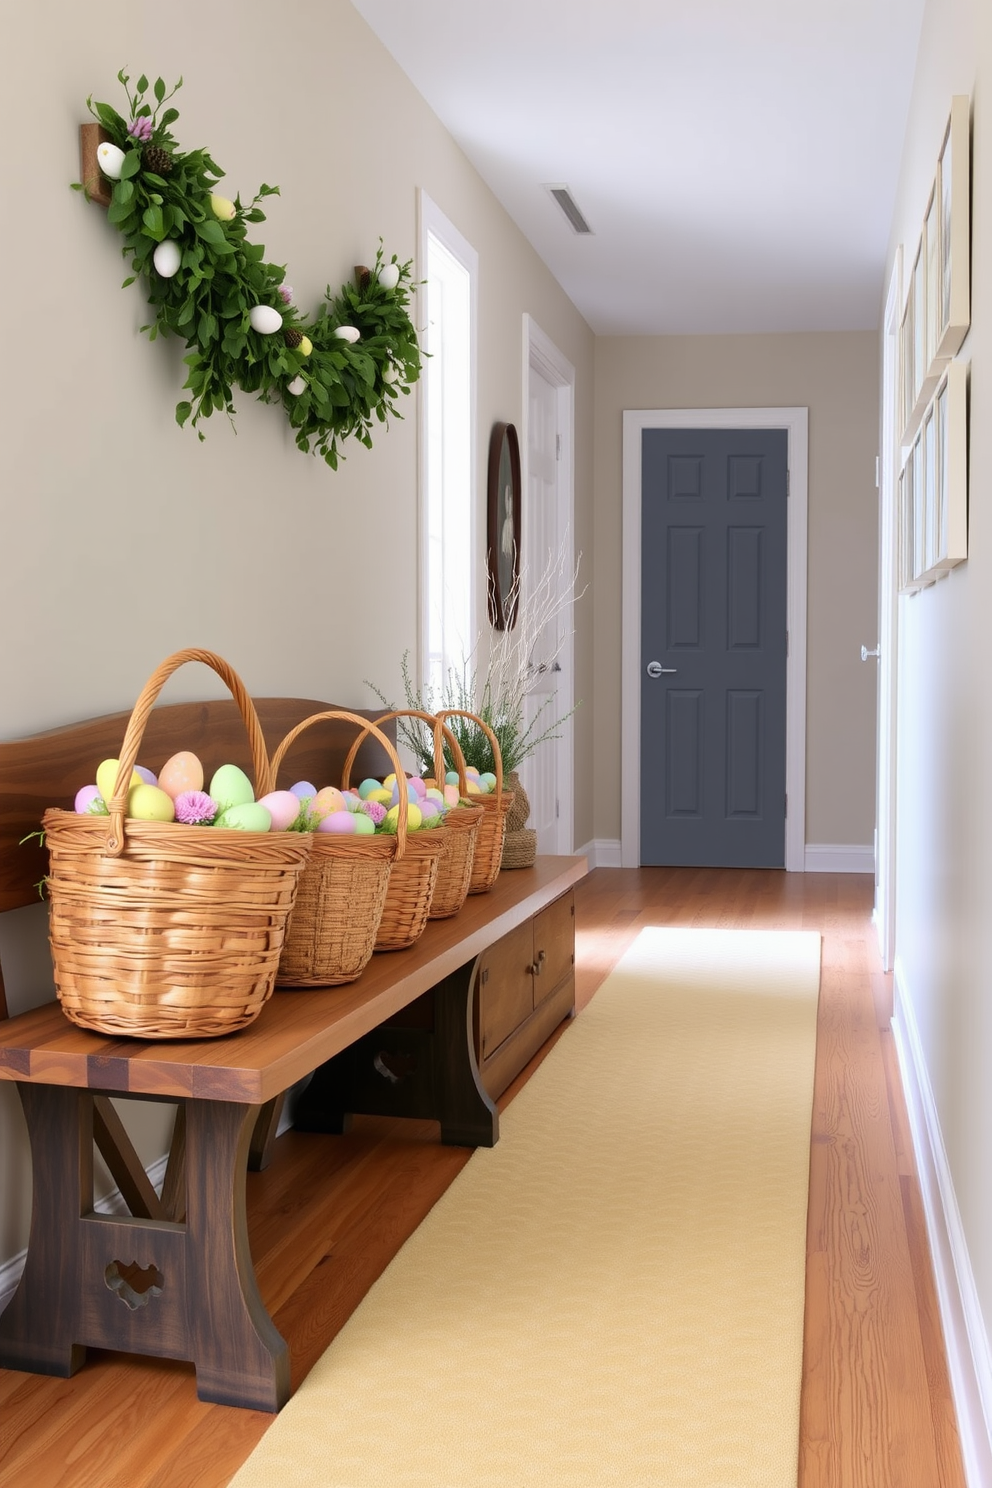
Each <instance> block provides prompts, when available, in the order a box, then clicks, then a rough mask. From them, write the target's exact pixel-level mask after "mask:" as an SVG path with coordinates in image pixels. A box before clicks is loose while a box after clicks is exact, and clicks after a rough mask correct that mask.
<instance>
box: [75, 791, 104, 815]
mask: <svg viewBox="0 0 992 1488" xmlns="http://www.w3.org/2000/svg"><path fill="white" fill-rule="evenodd" d="M102 800H103V797H102V796H101V794H100V787H99V786H98V785H84V786H83V787H82V789H80V790H78V791H77V792H76V799H75V801H74V802H73V806H72V809H73V811H75V812H76V813H77V814H78V815H79V816H91V815H92V814H93V813H92V812H91V811H90V806H91V805H92V804H93V802H94V801H102ZM101 815H102V813H101Z"/></svg>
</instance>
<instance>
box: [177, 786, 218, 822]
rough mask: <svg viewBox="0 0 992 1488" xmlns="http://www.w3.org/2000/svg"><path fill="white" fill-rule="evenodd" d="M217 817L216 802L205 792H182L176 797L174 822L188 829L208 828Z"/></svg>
mask: <svg viewBox="0 0 992 1488" xmlns="http://www.w3.org/2000/svg"><path fill="white" fill-rule="evenodd" d="M216 815H217V802H216V801H214V800H211V798H210V796H208V795H207V793H206V791H182V792H181V793H180V794H179V795H178V796H177V797H176V821H177V822H185V823H186V824H187V826H190V827H200V826H208V825H209V823H210V822H212V821H213V819H214V817H215V816H216Z"/></svg>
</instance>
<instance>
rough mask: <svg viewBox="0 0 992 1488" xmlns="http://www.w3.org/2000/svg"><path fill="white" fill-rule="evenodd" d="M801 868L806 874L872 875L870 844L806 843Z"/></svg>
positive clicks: (873, 860) (873, 861) (872, 859)
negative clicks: (802, 867)
mask: <svg viewBox="0 0 992 1488" xmlns="http://www.w3.org/2000/svg"><path fill="white" fill-rule="evenodd" d="M803 866H804V868H805V870H806V872H807V873H874V872H875V849H874V848H873V847H872V845H871V843H870V842H869V843H867V844H862V843H852V842H808V843H807V844H806V854H805V859H804V863H803Z"/></svg>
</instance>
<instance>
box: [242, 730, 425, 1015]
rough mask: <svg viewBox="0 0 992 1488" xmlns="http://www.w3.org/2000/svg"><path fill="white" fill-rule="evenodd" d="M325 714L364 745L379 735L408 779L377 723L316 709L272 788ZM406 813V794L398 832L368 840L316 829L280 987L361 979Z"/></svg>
mask: <svg viewBox="0 0 992 1488" xmlns="http://www.w3.org/2000/svg"><path fill="white" fill-rule="evenodd" d="M323 719H343V720H344V721H345V722H350V723H354V724H356V725H357V726H358V728H359V730H360V733H359V736H358V741H357V742H356V745H355V748H356V749H357V748H358V743H360V742H361V740H362V739H364V738H366V737H367V736H368V735H369V734H374V735H375V736H376V738H377V739H378V740H379V742H380V744H382V745H384V746H385V749H386V751H387V753H388V754H389V758H390V762H391V763H392V765H393V768H394V769H395V771H396V773H397V777H398V778H399V777H401V776H402V774H403V770H402V766H401V765H400V761H399V757H398V755H397V754H396V751H395V749H394V748H393V745H392V744H391V743H390V741H389V739H388V738H387V737H386V735H385V734H383V733H382V732H381V731H380V730H379V729H378V728H377V727H376V725H375V724H370V723H369V722H368V720H367V719H365V718H360V717H359V716H358V715H357V714H356V713H349V712H346V711H345V710H343V709H333V710H331V711H329V712H326V713H314V714H313V715H312V716H311V717H310V718H305V719H304V720H303V722H302V723H300V724H297V726H296V728H294V729H292V730H291V731H290V733H288V734H287V735H286V737H285V739H283V741H282V743H281V744H280V745H279V747H278V748H277V749H276V751H275V753H274V754H273V756H272V761H271V763H270V766H269V771H270V784H271V786H273V787H274V786H275V782H276V779H277V777H278V773H279V766H280V765H281V764H282V762H283V759H284V757H285V755H286V753H287V751H288V750H289V748H290V746H291V745H292V744H293V742H294V741H295V740H296V739H297V738H298V737H299V735H300V734H301V733H302V732H303V731H304V729H307V728H309V727H310V725H311V724H312V723H319V722H321V721H322V720H323ZM353 753H354V751H353ZM346 779H347V777H346ZM406 814H407V803H406V799H405V793H403V792H401V795H400V811H399V820H398V822H397V831H396V836H395V837H392V836H388V835H386V834H385V833H382V834H376V835H375V836H368V837H358V836H355V837H352V836H350V835H348V836H344V835H342V836H339V835H338V834H337V833H334V832H315V833H314V836H313V841H312V845H311V848H310V857H309V860H308V862H307V866H306V868H305V869H304V871H303V874H302V876H301V878H300V887H299V891H298V893H297V896H296V904H295V906H294V909H293V913H292V914H291V915H290V918H289V927H288V929H287V931H286V944H285V946H284V947H283V953H282V957H281V959H280V962H279V974H278V976H277V978H276V982H277V985H278V986H280V987H335V986H340V984H341V983H342V982H353V981H354V980H355V978H356V977H359V976H361V974H362V972H363V971H364V969H365V967H366V966H367V965H368V962H369V960H370V958H371V956H372V951H373V949H374V947H375V940H376V936H377V935H378V933H379V924H380V922H381V920H382V913H383V910H384V908H385V905H386V894H387V891H388V888H389V877H390V873H391V871H392V868H393V864H394V863H397V862H399V861H400V860H401V859H402V858H403V856H404V852H405V850H406V844H407V830H406Z"/></svg>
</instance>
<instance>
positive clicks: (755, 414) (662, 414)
mask: <svg viewBox="0 0 992 1488" xmlns="http://www.w3.org/2000/svg"><path fill="white" fill-rule="evenodd" d="M645 429H785V431H786V433H787V435H788V450H789V454H788V460H789V518H788V567H789V577H788V612H787V621H786V623H787V626H788V631H789V653H788V658H787V660H786V690H787V700H786V748H785V756H786V758H785V789H786V796H787V798H788V802H789V814H788V816H787V817H786V821H785V867H786V869H787V870H788V871H789V872H792V873H802V872H803V871H804V870H805V867H806V577H807V551H806V550H807V530H808V517H807V508H808V502H809V494H808V493H809V409H808V408H653V409H643V408H640V409H624V415H623V568H622V585H621V593H622V596H623V597H622V601H621V603H622V644H621V674H620V687H621V705H620V731H621V732H620V760H621V782H622V784H621V799H620V840H621V843H622V856H623V866H624V867H625V868H637V867H638V866H639V865H640V861H641V841H640V838H641V827H640V803H639V792H638V788H637V784H636V782H638V781H640V778H641V772H640V749H641V742H640V739H641V687H640V684H641V445H642V434H643V432H644V430H645ZM873 866H874V861H873Z"/></svg>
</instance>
